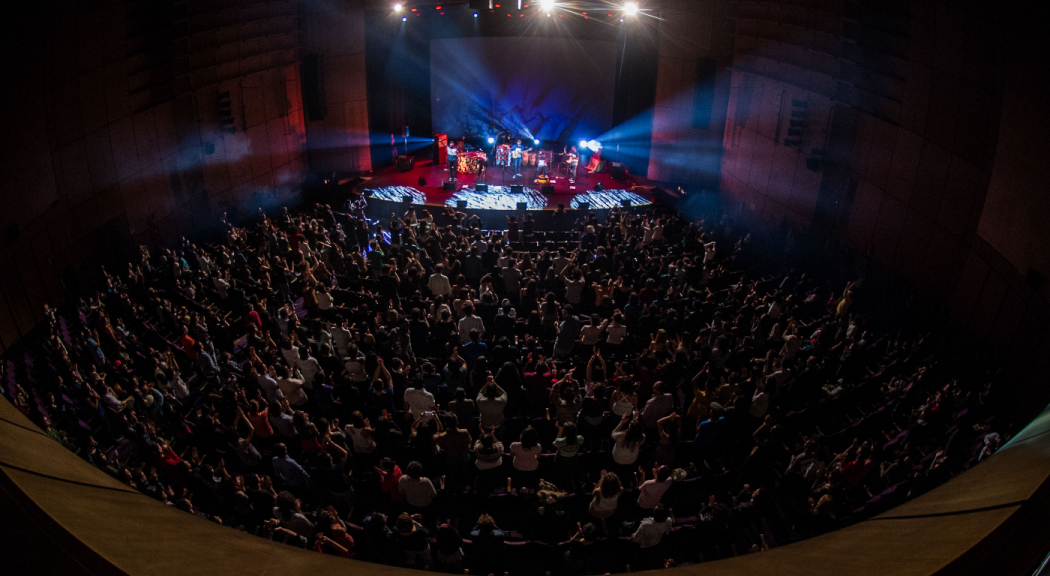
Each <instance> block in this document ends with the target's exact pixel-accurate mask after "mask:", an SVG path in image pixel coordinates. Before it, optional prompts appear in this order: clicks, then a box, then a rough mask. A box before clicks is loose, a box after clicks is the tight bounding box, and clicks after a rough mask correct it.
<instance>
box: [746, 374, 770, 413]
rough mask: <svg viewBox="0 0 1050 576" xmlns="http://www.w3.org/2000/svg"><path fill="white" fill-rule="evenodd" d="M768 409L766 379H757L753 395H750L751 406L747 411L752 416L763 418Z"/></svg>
mask: <svg viewBox="0 0 1050 576" xmlns="http://www.w3.org/2000/svg"><path fill="white" fill-rule="evenodd" d="M768 410H769V394H767V393H766V381H765V380H759V382H758V385H757V388H756V389H755V395H754V396H752V397H751V408H750V410H749V412H750V413H751V416H752V417H754V418H759V419H761V418H763V417H765V415H766V412H767V411H768Z"/></svg>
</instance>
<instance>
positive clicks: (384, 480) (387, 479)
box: [375, 458, 405, 500]
mask: <svg viewBox="0 0 1050 576" xmlns="http://www.w3.org/2000/svg"><path fill="white" fill-rule="evenodd" d="M375 471H376V474H379V480H380V483H381V485H382V489H383V492H384V493H385V494H386V495H387V496H390V498H391V499H393V500H400V499H402V498H404V497H405V495H404V494H402V493H401V489H400V488H399V487H398V483H399V482H400V481H401V468H399V467H398V465H397V464H394V461H393V460H391V459H390V458H383V460H381V461H380V462H379V466H376V467H375Z"/></svg>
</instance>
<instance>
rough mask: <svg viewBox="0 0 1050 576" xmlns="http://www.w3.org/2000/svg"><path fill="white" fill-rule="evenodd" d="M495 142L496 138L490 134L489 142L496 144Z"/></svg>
mask: <svg viewBox="0 0 1050 576" xmlns="http://www.w3.org/2000/svg"><path fill="white" fill-rule="evenodd" d="M495 143H496V139H495V138H493V137H492V136H489V144H495Z"/></svg>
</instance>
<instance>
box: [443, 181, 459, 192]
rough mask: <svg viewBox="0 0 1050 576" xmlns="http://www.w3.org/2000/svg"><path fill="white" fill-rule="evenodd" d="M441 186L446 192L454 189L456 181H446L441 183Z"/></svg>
mask: <svg viewBox="0 0 1050 576" xmlns="http://www.w3.org/2000/svg"><path fill="white" fill-rule="evenodd" d="M441 187H442V188H443V189H444V190H446V191H448V192H452V191H453V190H455V189H456V183H455V182H448V181H446V182H445V183H444V184H442V185H441Z"/></svg>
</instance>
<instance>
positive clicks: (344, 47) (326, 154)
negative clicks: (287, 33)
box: [300, 0, 372, 173]
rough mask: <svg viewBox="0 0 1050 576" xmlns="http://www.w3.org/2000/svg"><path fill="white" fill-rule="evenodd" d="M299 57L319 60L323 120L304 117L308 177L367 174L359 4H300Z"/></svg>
mask: <svg viewBox="0 0 1050 576" xmlns="http://www.w3.org/2000/svg"><path fill="white" fill-rule="evenodd" d="M300 13H301V15H302V20H301V30H302V49H303V54H304V55H307V54H314V55H318V56H320V61H321V67H322V70H323V76H324V82H323V86H324V88H323V94H322V97H323V98H324V100H325V104H326V108H327V114H326V115H325V117H324V119H318V120H311V119H310V117H309V115H307V117H306V142H307V148H308V152H307V156H308V158H309V165H310V169H311V170H312V171H314V172H318V173H322V172H347V171H351V172H352V171H362V172H367V171H369V170H371V169H372V160H371V156H370V153H369V150H370V148H369V133H368V92H367V88H366V81H365V14H364V2H363V0H300Z"/></svg>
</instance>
